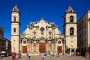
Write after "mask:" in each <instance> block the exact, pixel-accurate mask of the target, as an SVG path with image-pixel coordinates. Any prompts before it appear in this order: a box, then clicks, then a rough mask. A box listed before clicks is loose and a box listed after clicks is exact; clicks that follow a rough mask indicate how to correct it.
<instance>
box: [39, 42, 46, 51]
mask: <svg viewBox="0 0 90 60" xmlns="http://www.w3.org/2000/svg"><path fill="white" fill-rule="evenodd" d="M39 52H40V53H43V52H46V46H45V43H40V44H39Z"/></svg>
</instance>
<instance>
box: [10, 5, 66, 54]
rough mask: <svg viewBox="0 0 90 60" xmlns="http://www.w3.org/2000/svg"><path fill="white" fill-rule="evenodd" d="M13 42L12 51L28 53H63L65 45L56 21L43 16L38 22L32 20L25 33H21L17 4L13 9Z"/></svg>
mask: <svg viewBox="0 0 90 60" xmlns="http://www.w3.org/2000/svg"><path fill="white" fill-rule="evenodd" d="M11 14H12V19H11V20H12V23H11V43H12V45H11V46H12V52H16V53H19V52H20V53H21V54H23V55H24V54H25V55H26V54H27V53H28V52H30V53H31V54H40V53H43V52H46V53H50V52H52V53H57V52H58V53H61V52H65V51H64V47H63V35H62V34H61V32H60V31H59V29H58V26H57V25H55V24H54V23H50V22H47V21H45V20H44V19H43V18H41V19H40V20H39V21H38V22H30V24H29V25H27V27H26V29H25V31H24V33H23V34H22V35H20V13H19V9H18V8H17V6H14V8H13V10H12V13H11Z"/></svg>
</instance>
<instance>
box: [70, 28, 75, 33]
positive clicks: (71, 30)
mask: <svg viewBox="0 0 90 60" xmlns="http://www.w3.org/2000/svg"><path fill="white" fill-rule="evenodd" d="M70 35H74V28H73V27H71V28H70Z"/></svg>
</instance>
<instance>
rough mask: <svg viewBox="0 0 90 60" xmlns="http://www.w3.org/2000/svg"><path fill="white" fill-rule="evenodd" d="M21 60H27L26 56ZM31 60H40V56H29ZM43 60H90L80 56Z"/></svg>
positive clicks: (10, 59)
mask: <svg viewBox="0 0 90 60" xmlns="http://www.w3.org/2000/svg"><path fill="white" fill-rule="evenodd" d="M0 60H12V58H11V56H9V57H4V58H1V59H0ZM21 60H28V58H27V56H22V59H21ZM31 60H42V56H41V55H39V56H31ZM45 60H90V58H86V57H82V56H67V55H64V56H62V57H51V58H50V57H46V58H45Z"/></svg>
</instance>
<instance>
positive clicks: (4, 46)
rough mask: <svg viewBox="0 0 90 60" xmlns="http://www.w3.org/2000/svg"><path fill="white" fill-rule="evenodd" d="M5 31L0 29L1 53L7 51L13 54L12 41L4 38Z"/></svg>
mask: <svg viewBox="0 0 90 60" xmlns="http://www.w3.org/2000/svg"><path fill="white" fill-rule="evenodd" d="M3 35H4V29H3V27H0V52H2V51H7V52H8V53H10V52H11V41H10V40H9V39H7V38H5V37H4V36H3Z"/></svg>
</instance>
